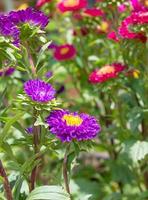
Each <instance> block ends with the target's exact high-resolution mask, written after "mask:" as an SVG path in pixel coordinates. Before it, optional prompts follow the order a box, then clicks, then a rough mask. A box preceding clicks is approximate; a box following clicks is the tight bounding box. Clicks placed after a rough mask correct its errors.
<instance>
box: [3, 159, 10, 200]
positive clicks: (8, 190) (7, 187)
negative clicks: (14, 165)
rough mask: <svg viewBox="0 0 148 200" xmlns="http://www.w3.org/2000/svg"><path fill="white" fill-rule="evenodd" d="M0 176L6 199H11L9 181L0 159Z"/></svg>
mask: <svg viewBox="0 0 148 200" xmlns="http://www.w3.org/2000/svg"><path fill="white" fill-rule="evenodd" d="M0 176H1V177H2V178H3V184H4V190H5V194H6V197H7V200H13V197H12V191H11V187H10V183H9V180H8V177H7V174H6V171H5V169H4V167H3V164H2V161H1V160H0Z"/></svg>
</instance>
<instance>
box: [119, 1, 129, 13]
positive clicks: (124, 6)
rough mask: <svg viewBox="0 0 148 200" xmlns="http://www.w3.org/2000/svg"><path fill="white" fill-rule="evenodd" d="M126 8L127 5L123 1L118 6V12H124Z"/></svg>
mask: <svg viewBox="0 0 148 200" xmlns="http://www.w3.org/2000/svg"><path fill="white" fill-rule="evenodd" d="M126 9H127V7H126V5H125V4H124V3H123V4H121V5H119V6H118V12H120V13H122V12H125V11H126Z"/></svg>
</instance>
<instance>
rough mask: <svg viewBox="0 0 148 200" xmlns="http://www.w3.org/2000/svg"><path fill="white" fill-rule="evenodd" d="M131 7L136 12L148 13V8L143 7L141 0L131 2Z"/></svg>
mask: <svg viewBox="0 0 148 200" xmlns="http://www.w3.org/2000/svg"><path fill="white" fill-rule="evenodd" d="M130 2H131V5H132V7H133V9H134V12H139V11H148V8H146V7H145V6H143V5H142V4H141V3H140V2H139V0H130Z"/></svg>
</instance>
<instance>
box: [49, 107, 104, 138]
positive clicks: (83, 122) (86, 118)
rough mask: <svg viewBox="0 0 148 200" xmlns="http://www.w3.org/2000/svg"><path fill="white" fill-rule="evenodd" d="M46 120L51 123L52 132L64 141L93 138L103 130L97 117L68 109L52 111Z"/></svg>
mask: <svg viewBox="0 0 148 200" xmlns="http://www.w3.org/2000/svg"><path fill="white" fill-rule="evenodd" d="M46 122H47V123H48V124H49V130H50V131H51V133H52V134H55V135H56V136H57V137H58V138H59V139H60V140H61V141H62V142H71V141H72V140H78V141H81V140H91V139H93V138H95V137H96V136H97V133H99V132H100V130H101V127H100V125H99V124H98V122H97V120H96V119H95V117H93V116H90V115H88V114H84V113H81V114H78V113H76V112H74V113H71V112H69V111H66V110H54V111H52V112H51V114H50V115H49V116H48V117H47V118H46Z"/></svg>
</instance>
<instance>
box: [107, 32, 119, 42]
mask: <svg viewBox="0 0 148 200" xmlns="http://www.w3.org/2000/svg"><path fill="white" fill-rule="evenodd" d="M107 38H108V39H110V40H114V41H115V42H119V38H118V36H117V34H116V32H115V31H112V32H110V33H108V35H107Z"/></svg>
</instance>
